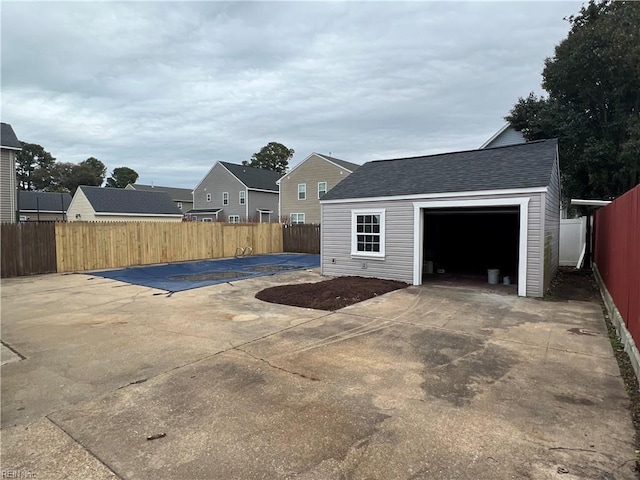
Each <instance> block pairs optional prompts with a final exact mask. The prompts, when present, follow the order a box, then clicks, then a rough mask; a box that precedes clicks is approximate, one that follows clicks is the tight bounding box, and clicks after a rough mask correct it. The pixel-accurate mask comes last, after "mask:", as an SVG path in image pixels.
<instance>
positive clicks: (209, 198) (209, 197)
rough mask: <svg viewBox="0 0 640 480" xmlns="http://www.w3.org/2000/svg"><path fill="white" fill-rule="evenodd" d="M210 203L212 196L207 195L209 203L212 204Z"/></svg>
mask: <svg viewBox="0 0 640 480" xmlns="http://www.w3.org/2000/svg"><path fill="white" fill-rule="evenodd" d="M210 201H211V194H210V193H207V202H210Z"/></svg>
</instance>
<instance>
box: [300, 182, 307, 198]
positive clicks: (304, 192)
mask: <svg viewBox="0 0 640 480" xmlns="http://www.w3.org/2000/svg"><path fill="white" fill-rule="evenodd" d="M306 199H307V184H306V183H299V184H298V200H306Z"/></svg>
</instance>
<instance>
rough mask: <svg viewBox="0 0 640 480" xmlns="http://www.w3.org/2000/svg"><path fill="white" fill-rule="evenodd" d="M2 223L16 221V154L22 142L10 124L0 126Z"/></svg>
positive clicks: (0, 204)
mask: <svg viewBox="0 0 640 480" xmlns="http://www.w3.org/2000/svg"><path fill="white" fill-rule="evenodd" d="M0 126H1V129H0V143H1V145H0V222H12V223H13V222H15V221H16V211H17V205H16V200H17V198H16V154H17V153H18V152H19V151H20V150H22V145H21V144H20V140H18V137H16V134H15V132H14V131H13V128H11V125H9V124H8V123H2V124H0Z"/></svg>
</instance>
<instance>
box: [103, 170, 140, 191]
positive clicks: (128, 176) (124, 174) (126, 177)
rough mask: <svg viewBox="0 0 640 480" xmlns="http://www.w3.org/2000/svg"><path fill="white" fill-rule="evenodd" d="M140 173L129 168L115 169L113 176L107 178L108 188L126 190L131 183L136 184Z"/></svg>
mask: <svg viewBox="0 0 640 480" xmlns="http://www.w3.org/2000/svg"><path fill="white" fill-rule="evenodd" d="M137 179H138V173H137V172H136V171H135V170H133V169H131V168H129V167H118V168H114V169H113V172H111V176H110V177H109V178H107V184H106V185H105V186H106V187H111V188H125V187H126V186H127V185H129V184H130V183H136V180H137Z"/></svg>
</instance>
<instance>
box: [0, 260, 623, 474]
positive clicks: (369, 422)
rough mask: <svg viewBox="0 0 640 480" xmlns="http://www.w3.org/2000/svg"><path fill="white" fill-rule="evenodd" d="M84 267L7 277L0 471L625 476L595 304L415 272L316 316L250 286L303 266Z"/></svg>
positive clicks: (619, 400)
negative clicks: (171, 287)
mask: <svg viewBox="0 0 640 480" xmlns="http://www.w3.org/2000/svg"><path fill="white" fill-rule="evenodd" d="M82 277H83V276H78V275H75V276H74V275H72V276H60V275H54V276H43V277H38V278H37V279H36V278H34V279H31V281H29V282H27V281H22V280H20V279H18V280H16V281H4V280H3V282H2V297H3V298H2V300H3V304H2V321H3V331H2V336H3V340H5V341H7V342H8V343H9V344H10V345H12V347H13V346H14V345H15V346H17V347H16V348H17V349H18V351H19V352H20V353H22V354H23V355H24V356H25V357H26V358H25V360H22V361H20V362H16V363H11V364H6V365H4V366H3V367H2V396H3V397H2V398H3V402H2V437H3V438H2V440H3V441H2V457H3V469H14V470H17V469H33V471H34V472H35V471H36V470H37V471H38V472H40V473H42V475H43V477H41V478H63V477H61V476H60V477H56V476H55V475H62V473H61V472H63V471H64V469H65V468H67V469H69V471H70V472H72V474H71V476H70V477H69V478H94V477H90V476H83V475H82V472H83V471H85V470H82V468H86V469H89V468H91V466H92V465H94V464H97V465H101V466H102V468H97V469H96V472H98V473H97V474H96V475H102V474H103V473H104V472H106V473H105V475H111V474H113V475H116V476H117V478H122V479H144V478H157V479H174V478H190V479H211V478H282V479H289V478H290V479H294V478H295V479H331V478H336V479H337V478H350V479H373V478H378V479H383V478H384V479H451V478H456V479H477V478H491V479H512V478H531V479H556V478H562V479H578V478H581V479H585V478H586V479H602V478H615V479H632V478H635V473H634V471H633V468H634V466H635V459H636V455H635V450H634V441H633V439H634V430H633V427H632V424H631V419H630V415H629V411H628V403H629V401H628V398H627V396H626V392H625V389H624V385H623V382H622V379H621V377H620V373H619V371H618V367H617V364H616V361H615V359H614V357H613V355H612V352H611V346H610V344H609V341H608V338H607V335H606V329H605V328H604V323H603V319H602V313H601V310H600V305H599V304H597V303H589V302H553V303H552V302H544V301H539V300H532V299H522V298H518V297H515V296H509V295H504V294H501V293H494V292H487V291H483V290H474V289H470V288H454V287H446V286H423V287H409V288H407V289H404V290H399V291H395V292H392V293H390V294H387V295H384V296H381V297H378V298H374V299H371V300H368V301H366V302H362V303H360V304H356V305H353V306H350V307H347V308H345V309H342V310H340V311H338V312H335V313H329V312H323V311H318V310H310V309H302V308H297V307H287V306H282V305H274V304H267V303H264V302H260V301H258V300H256V299H255V298H253V296H254V294H255V293H256V292H257V291H259V290H261V289H263V288H265V287H267V286H272V285H277V284H283V283H296V282H306V281H319V280H322V277H320V276H319V275H317V274H316V273H314V272H297V273H289V274H282V275H278V276H274V277H262V278H257V279H251V280H244V281H240V282H233V283H232V284H225V285H218V286H212V287H206V288H202V289H198V290H191V291H187V292H181V293H178V294H174V295H171V296H167V295H155V293H158V291H155V290H152V289H145V288H141V287H126V288H125V287H121V286H120V285H121V284H120V283H119V282H111V281H106V283H103V282H102V281H99V282H97V283H93V282H95V280H87V277H85V278H84V281H82V280H83V278H82ZM40 293H42V295H41V294H40ZM76 298H77V299H78V302H77V303H76V302H75V300H74V299H76ZM92 300H93V303H92ZM25 301H29V302H32V304H33V308H32V309H31V310H29V309H26V308H24V305H23V302H25ZM25 352H26V353H25ZM29 432H30V433H29ZM158 434H164V436H161V437H159V438H156V439H153V440H148V438H149V436H153V435H158ZM33 452H37V453H36V454H33ZM77 452H85V453H84V455H86V458H85V457H82V456H78V454H77ZM65 462H66V463H65ZM69 465H71V467H69ZM74 465H75V466H74ZM105 469H106V470H105ZM559 469H560V470H559ZM87 471H88V470H87ZM559 471H560V472H567V473H558V472H559ZM45 472H46V473H47V474H49V473H50V474H51V476H46V475H45ZM76 472H78V473H77V474H76ZM95 478H109V477H101V476H96V477H95Z"/></svg>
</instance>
